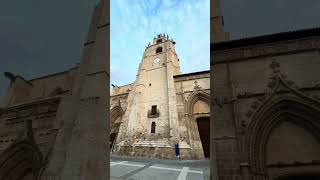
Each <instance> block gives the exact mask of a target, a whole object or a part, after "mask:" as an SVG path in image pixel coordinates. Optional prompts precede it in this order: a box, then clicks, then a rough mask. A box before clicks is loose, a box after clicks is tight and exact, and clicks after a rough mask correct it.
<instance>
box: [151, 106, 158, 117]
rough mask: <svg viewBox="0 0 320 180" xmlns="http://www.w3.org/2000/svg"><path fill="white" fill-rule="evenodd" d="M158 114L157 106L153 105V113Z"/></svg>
mask: <svg viewBox="0 0 320 180" xmlns="http://www.w3.org/2000/svg"><path fill="white" fill-rule="evenodd" d="M155 114H157V106H152V107H151V115H155Z"/></svg>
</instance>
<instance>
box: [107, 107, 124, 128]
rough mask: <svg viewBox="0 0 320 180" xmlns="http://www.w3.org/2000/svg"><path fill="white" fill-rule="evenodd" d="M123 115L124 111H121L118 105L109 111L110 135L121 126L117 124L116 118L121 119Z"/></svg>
mask: <svg viewBox="0 0 320 180" xmlns="http://www.w3.org/2000/svg"><path fill="white" fill-rule="evenodd" d="M123 114H124V111H123V109H122V107H121V106H120V105H117V106H115V107H113V108H112V109H111V110H110V120H111V121H110V123H111V124H110V128H111V132H110V133H114V132H116V131H118V130H119V126H120V124H121V122H117V119H118V117H121V116H122V115H123Z"/></svg>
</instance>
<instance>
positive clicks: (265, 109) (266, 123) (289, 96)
mask: <svg viewBox="0 0 320 180" xmlns="http://www.w3.org/2000/svg"><path fill="white" fill-rule="evenodd" d="M272 66H275V67H279V66H278V65H277V64H276V63H273V65H272ZM275 73H276V74H275V76H274V78H273V83H272V86H269V87H271V88H272V89H271V91H270V92H269V93H268V95H267V96H265V97H264V98H261V99H260V100H259V101H257V102H254V104H253V105H252V109H253V110H252V112H251V114H250V115H248V118H250V124H249V126H248V127H247V128H246V138H245V139H246V143H247V148H248V156H249V161H250V165H251V170H252V173H253V174H255V175H256V176H258V177H260V178H262V179H263V178H265V177H266V176H267V174H266V159H265V146H266V143H267V140H268V137H269V135H270V133H271V131H272V129H273V128H274V127H276V126H277V125H278V124H280V123H281V122H283V121H287V120H290V122H292V123H295V124H297V125H299V126H300V127H303V128H305V129H306V130H307V131H308V132H310V133H311V134H313V135H314V137H316V138H317V139H318V140H319V142H320V102H319V101H318V100H317V99H315V98H312V97H309V96H307V95H305V94H304V93H302V92H300V91H299V90H298V89H296V88H294V87H291V86H290V85H289V84H288V82H287V81H285V80H284V78H283V76H282V75H281V73H280V71H277V70H275ZM292 84H293V83H292ZM283 89H286V90H287V91H288V90H289V92H290V93H286V94H284V93H283V94H276V92H277V91H279V90H283Z"/></svg>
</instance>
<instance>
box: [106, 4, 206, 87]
mask: <svg viewBox="0 0 320 180" xmlns="http://www.w3.org/2000/svg"><path fill="white" fill-rule="evenodd" d="M110 7H111V8H110V10H111V11H110V18H111V19H110V22H111V23H110V38H111V40H110V46H111V47H110V48H111V49H110V56H111V59H110V61H111V63H110V71H111V78H110V83H111V84H116V85H118V86H121V85H125V84H129V83H132V82H133V81H134V80H135V78H136V74H137V70H138V66H139V63H140V61H141V59H142V55H143V51H144V49H145V47H146V46H147V45H148V43H149V42H151V41H152V40H153V37H154V36H155V35H157V34H159V33H165V34H168V35H169V37H170V38H173V40H175V41H176V43H177V44H176V51H177V54H178V57H179V59H180V68H181V71H182V73H190V72H195V71H203V70H209V69H210V66H209V61H210V53H209V50H210V0H130V1H129V0H113V1H111V2H110Z"/></svg>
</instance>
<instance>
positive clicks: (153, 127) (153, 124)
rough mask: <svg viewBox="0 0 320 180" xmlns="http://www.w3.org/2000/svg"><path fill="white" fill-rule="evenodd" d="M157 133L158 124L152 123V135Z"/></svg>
mask: <svg viewBox="0 0 320 180" xmlns="http://www.w3.org/2000/svg"><path fill="white" fill-rule="evenodd" d="M155 132H156V123H155V122H152V123H151V133H155Z"/></svg>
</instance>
